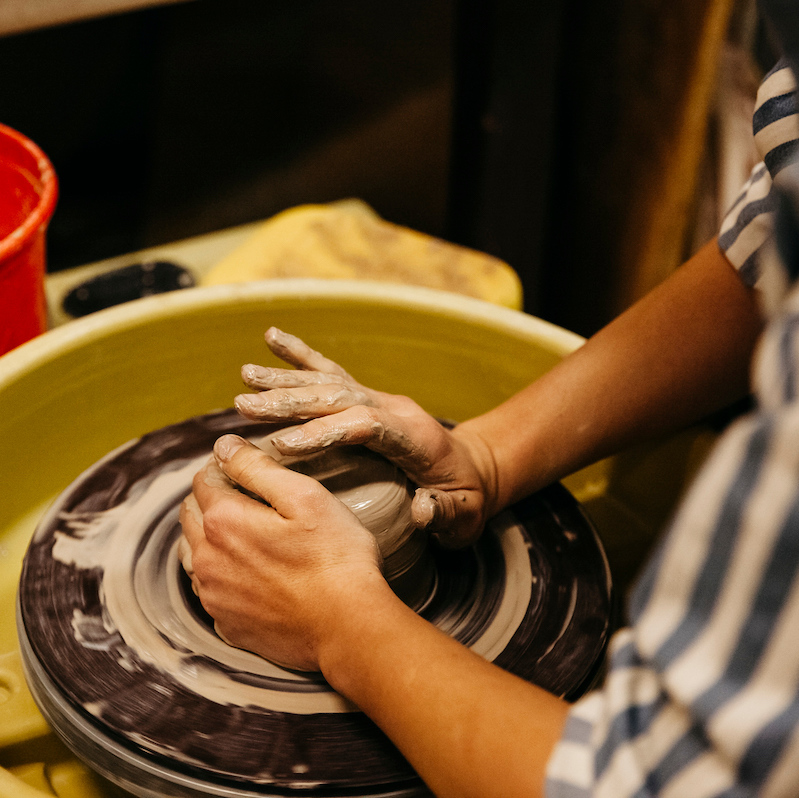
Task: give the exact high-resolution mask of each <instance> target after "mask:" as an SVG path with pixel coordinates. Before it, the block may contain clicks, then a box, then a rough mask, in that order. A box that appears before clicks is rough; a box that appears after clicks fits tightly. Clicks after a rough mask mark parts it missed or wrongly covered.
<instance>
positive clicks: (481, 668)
mask: <svg viewBox="0 0 799 798" xmlns="http://www.w3.org/2000/svg"><path fill="white" fill-rule="evenodd" d="M350 598H351V597H350ZM364 601H365V606H368V607H369V611H368V612H365V613H363V614H360V613H357V612H352V611H348V612H347V613H338V614H337V621H336V624H337V628H336V633H335V634H331V635H329V636H328V639H329V640H330V643H329V645H328V646H327V647H326V648H325V649H323V653H322V656H321V657H320V664H321V667H322V671H323V673H324V674H325V676H326V677H327V679H328V680H329V681H330V682H331V684H332V685H333V686H334V687H335V688H336V689H337V690H338V691H339V692H341V693H342V694H344V695H346V696H347V697H348V698H350V700H352V701H353V702H354V703H355V704H357V705H358V706H359V707H360V708H361V709H362V710H363V711H364V712H365V713H366V714H367V715H368V716H369V717H370V718H371V719H372V720H373V721H374V722H375V723H377V725H378V726H380V728H381V729H382V730H383V731H384V732H385V733H386V734H387V735H388V737H389V738H390V739H391V740H392V741H393V742H394V743H395V745H397V747H398V748H399V749H400V751H402V753H403V754H404V755H405V757H406V758H407V759H408V760H409V762H410V763H411V764H412V765H413V767H414V768H415V769H416V770H417V772H418V773H419V774H420V775H421V776H422V778H423V779H424V780H425V782H426V783H427V785H428V786H429V787H430V788H431V789H432V791H433V792H434V793H435V795H436V796H438V797H439V798H447V797H449V796H453V797H454V796H475V797H477V796H479V798H490V796H498V797H500V796H501V798H513V797H514V796H524V797H525V798H530V796H536V795H541V794H542V790H543V784H544V772H545V768H546V764H547V761H548V759H549V755H550V752H551V750H552V747H553V746H554V744H555V742H556V741H557V740H558V739H559V737H560V733H561V729H562V727H563V723H564V721H565V716H566V712H567V704H566V703H565V702H564V701H561V700H560V699H557V698H555V697H554V696H552V695H550V694H549V693H547V692H545V691H543V690H541V689H540V688H537V687H535V686H533V685H531V684H529V683H527V682H525V681H523V680H521V679H519V678H518V677H516V676H513V675H511V674H509V673H507V672H505V671H503V670H501V669H499V668H497V667H496V666H494V665H491V664H489V663H487V662H486V661H485V660H483V659H482V658H480V657H479V656H477V655H476V654H474V653H472V652H471V651H469V650H468V649H467V648H464V647H463V646H462V645H460V644H459V643H457V642H455V641H453V640H452V639H451V638H449V637H447V636H446V635H445V634H444V633H442V632H440V631H439V630H438V629H436V628H435V627H433V626H432V625H430V624H429V623H428V622H426V621H425V620H423V619H422V618H420V617H419V616H418V615H416V614H415V613H413V612H412V611H410V610H409V609H408V608H407V607H406V606H405V605H404V604H402V603H401V602H399V601H398V600H397V599H396V598H395V597H394V596H393V594H386V593H380V592H379V591H378V596H377V598H376V597H375V595H370V596H369V597H368V599H366V598H365V599H364Z"/></svg>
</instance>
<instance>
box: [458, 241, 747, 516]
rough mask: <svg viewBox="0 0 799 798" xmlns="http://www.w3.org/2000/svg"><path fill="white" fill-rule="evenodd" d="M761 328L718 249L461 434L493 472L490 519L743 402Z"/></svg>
mask: <svg viewBox="0 0 799 798" xmlns="http://www.w3.org/2000/svg"><path fill="white" fill-rule="evenodd" d="M761 329H762V320H761V314H760V311H759V309H758V303H757V298H756V295H755V292H754V290H753V289H750V288H747V287H746V286H745V285H744V284H743V283H742V282H741V280H740V278H739V277H738V275H737V274H736V273H735V271H734V269H733V267H732V266H731V265H730V263H729V262H728V261H727V259H726V258H725V257H724V255H723V254H722V253H721V251H720V250H719V248H718V245H717V243H716V241H715V240H714V241H711V242H710V243H708V244H707V245H705V246H704V247H703V248H702V249H701V250H700V251H699V252H698V253H697V254H696V255H695V256H694V257H693V258H691V259H690V260H689V261H688V262H687V263H685V264H684V265H683V266H682V267H681V268H680V269H678V270H677V271H676V272H675V273H674V274H673V275H672V276H671V277H670V278H669V279H668V280H666V281H665V282H664V283H663V284H662V285H660V286H659V287H658V288H656V289H655V290H654V291H652V292H651V293H650V294H648V295H647V296H646V297H644V298H643V299H642V300H641V301H639V302H638V303H636V304H635V305H634V306H633V307H631V308H630V309H629V310H628V311H626V312H625V313H623V314H622V315H621V316H619V317H618V318H617V319H615V320H614V321H613V322H611V323H610V324H609V325H608V326H607V327H605V328H603V329H602V330H601V331H600V332H598V333H597V334H596V335H595V336H593V337H592V338H591V339H590V340H588V341H587V342H586V344H585V345H584V346H583V347H581V348H580V349H579V350H577V351H576V352H574V353H573V354H572V355H570V356H569V357H567V358H566V359H564V360H563V361H562V362H561V363H559V364H558V365H557V366H556V367H555V368H554V369H552V370H551V371H550V372H548V373H547V374H545V375H544V376H543V377H542V378H541V379H539V380H537V381H536V382H534V383H532V384H531V385H530V386H528V387H527V388H526V389H525V390H523V391H521V392H520V393H519V394H517V395H515V396H514V397H512V398H511V399H509V400H508V401H506V402H504V403H503V404H502V405H500V406H499V407H497V408H496V409H494V410H491V411H489V412H488V413H486V414H485V415H483V416H480V417H478V418H475V419H472V420H470V421H467V422H465V423H464V424H462V425H461V426H460V427H459V428H458V429H457V430H456V433H455V434H456V436H461V437H462V440H464V441H468V442H471V444H472V445H474V446H475V451H476V452H477V455H476V456H477V457H478V462H482V463H483V464H482V465H481V471H482V472H483V473H484V474H487V475H489V476H486V477H485V483H486V484H487V485H489V486H491V489H492V495H490V496H489V497H488V500H489V503H490V506H491V509H490V510H489V515H490V514H491V513H492V512H494V511H496V510H498V509H500V508H502V507H504V506H506V505H507V504H509V503H512V502H513V501H515V500H517V499H519V498H521V497H523V496H525V495H527V494H529V493H530V492H532V491H534V490H536V489H538V488H541V487H543V486H544V485H547V484H549V483H550V482H553V481H554V480H556V479H560V478H562V477H564V476H566V475H568V474H570V473H572V472H573V471H575V470H577V469H578V468H581V467H583V466H585V465H588V464H589V463H592V462H595V461H596V460H598V459H600V458H602V457H605V456H607V455H610V454H613V453H615V452H617V451H619V450H621V449H623V448H624V447H625V446H627V445H629V444H631V443H633V442H636V441H639V440H642V439H646V438H649V437H652V436H656V435H659V434H664V433H667V432H671V431H674V430H676V429H680V428H681V427H683V426H685V425H687V424H690V423H692V422H694V421H696V420H698V419H700V418H702V417H703V416H705V415H706V414H708V413H710V412H713V411H715V410H718V409H720V408H722V407H725V406H726V405H728V404H729V403H731V402H733V401H734V400H736V399H739V398H741V397H742V396H745V395H746V393H747V390H748V384H749V363H750V360H751V355H752V351H753V349H754V345H755V342H756V339H757V337H758V335H759V334H760V331H761ZM476 442H479V443H476ZM487 457H490V458H491V461H492V462H488V463H487V462H486V458H487Z"/></svg>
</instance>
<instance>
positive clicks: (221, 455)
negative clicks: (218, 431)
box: [214, 435, 244, 463]
mask: <svg viewBox="0 0 799 798" xmlns="http://www.w3.org/2000/svg"><path fill="white" fill-rule="evenodd" d="M242 446H244V438H241V437H239V436H238V435H223V436H222V437H221V438H217V441H216V443H215V444H214V456H215V457H216V459H217V460H219V461H221V462H223V463H224V462H226V461H228V460H230V458H231V457H233V455H234V454H236V452H237V451H238V450H239V449H241V447H242Z"/></svg>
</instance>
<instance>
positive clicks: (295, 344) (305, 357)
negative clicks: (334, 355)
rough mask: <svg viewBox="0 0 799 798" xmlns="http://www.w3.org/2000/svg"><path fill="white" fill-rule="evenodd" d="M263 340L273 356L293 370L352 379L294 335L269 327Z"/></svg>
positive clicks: (339, 367) (337, 365) (336, 364)
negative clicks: (293, 368)
mask: <svg viewBox="0 0 799 798" xmlns="http://www.w3.org/2000/svg"><path fill="white" fill-rule="evenodd" d="M264 338H265V339H266V345H267V346H268V347H269V349H270V350H271V351H272V353H273V354H275V355H277V356H278V357H279V358H280V359H281V360H285V361H286V363H290V364H291V365H292V366H294V367H295V368H298V369H303V370H306V371H324V372H326V373H327V374H338V375H340V376H342V377H347V378H349V379H352V378H351V377H350V375H349V374H347V372H346V371H344V369H343V368H341V366H339V364H338V363H335V362H334V361H332V360H329V359H328V358H326V357H325V356H324V355H323V354H321V353H320V352H317V351H316V350H315V349H311V347H310V346H308V344H306V343H305V341H303V340H302V339H300V338H297V336H295V335H290V334H289V333H286V332H283V330H279V329H278V328H277V327H270V328H269V329H268V330H267V331H266V334H265V336H264Z"/></svg>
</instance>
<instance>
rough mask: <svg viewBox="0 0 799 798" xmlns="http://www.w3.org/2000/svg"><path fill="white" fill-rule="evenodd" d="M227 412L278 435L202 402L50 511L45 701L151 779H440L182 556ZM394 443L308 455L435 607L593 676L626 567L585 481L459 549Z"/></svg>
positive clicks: (26, 585) (38, 685)
mask: <svg viewBox="0 0 799 798" xmlns="http://www.w3.org/2000/svg"><path fill="white" fill-rule="evenodd" d="M226 432H235V433H237V434H240V435H242V436H244V437H247V438H249V439H250V440H253V441H254V442H257V443H259V444H260V445H262V446H265V447H268V446H269V442H268V440H263V439H264V437H265V436H264V426H263V425H262V424H257V423H253V422H248V421H246V420H244V419H242V418H241V417H239V416H238V415H237V414H236V413H235V412H234V411H224V412H221V413H216V414H210V415H207V416H202V417H199V418H195V419H190V420H188V421H186V422H183V423H181V424H176V425H173V426H171V427H166V428H164V429H162V430H157V431H155V432H153V433H150V434H149V435H146V436H144V437H143V438H141V439H139V440H136V441H132V442H131V443H129V444H126V445H125V446H123V447H120V448H119V449H118V450H116V451H115V452H111V453H110V454H109V455H108V456H107V457H105V458H103V459H102V460H101V461H99V462H98V463H97V464H96V465H95V466H94V467H93V468H91V469H89V470H88V471H87V472H85V473H84V474H83V475H81V476H80V477H79V478H78V479H77V480H76V481H75V482H74V483H73V484H72V485H71V486H70V487H69V488H67V490H65V491H64V493H63V494H62V495H61V496H60V497H59V498H58V499H57V500H56V502H55V503H54V505H53V506H52V507H51V508H50V510H49V511H48V513H47V514H46V515H45V516H44V517H43V518H42V521H41V522H40V524H39V526H38V527H37V530H36V532H35V534H34V537H33V540H32V541H31V544H30V547H29V549H28V552H27V554H26V557H25V561H24V563H23V570H22V576H21V578H20V587H19V619H18V629H19V634H20V648H21V651H22V656H23V662H24V663H25V665H26V672H27V674H28V680H29V684H30V686H31V691H32V693H33V695H34V697H35V698H36V700H37V703H38V704H39V706H40V708H41V709H42V712H43V713H44V714H45V717H46V718H47V720H48V721H49V722H50V723H51V725H52V726H53V727H54V728H55V729H56V731H57V732H58V733H59V735H60V736H61V737H62V739H63V740H64V741H65V742H66V743H67V745H68V746H70V747H71V748H72V749H73V750H74V751H75V753H76V754H77V755H78V756H80V757H83V758H85V759H87V761H88V762H89V764H90V765H91V766H92V767H94V768H95V769H97V770H99V771H100V772H101V773H103V774H104V775H106V776H107V777H108V778H110V779H111V780H112V781H116V783H118V784H121V786H123V787H125V789H127V790H129V791H131V792H134V794H139V795H152V794H153V792H152V791H156V792H157V794H164V795H181V796H185V795H208V794H230V793H225V792H224V790H233V791H235V794H236V795H250V794H252V795H253V796H255V795H259V796H264V795H283V796H285V795H294V794H297V795H299V794H302V795H304V796H317V795H319V796H323V795H328V796H329V795H331V794H337V795H341V794H346V795H349V796H370V798H371V797H372V796H388V795H391V796H411V795H423V794H425V793H424V788H423V785H422V784H421V782H420V780H419V779H418V777H417V776H416V774H415V773H414V772H413V770H412V769H411V768H410V766H409V765H408V764H407V762H406V761H405V760H404V759H403V757H402V756H401V755H400V754H399V752H398V751H397V750H396V749H395V748H394V746H393V745H392V744H391V743H390V742H389V741H388V740H387V739H386V738H385V736H384V735H383V734H382V733H381V732H380V731H379V730H378V729H377V728H376V727H375V726H374V725H373V724H372V723H371V722H370V721H369V720H368V718H366V717H365V716H364V715H363V714H361V713H360V712H359V711H358V710H357V709H356V708H355V707H353V706H352V705H351V704H349V702H347V701H346V700H344V699H343V698H342V697H341V696H339V695H338V694H337V693H335V691H333V690H332V689H331V688H330V687H329V685H327V683H326V682H325V681H324V680H323V679H322V678H321V676H320V675H319V674H313V673H299V672H295V671H290V670H286V669H283V668H280V667H278V666H277V665H274V664H273V663H270V662H267V661H266V660H264V659H262V658H261V657H258V656H256V655H255V654H252V653H250V652H247V651H242V650H239V649H235V648H232V647H231V646H228V645H227V644H226V643H225V642H224V641H223V640H221V639H220V638H219V637H218V635H216V634H215V633H214V630H213V623H212V621H211V619H210V618H209V617H208V616H207V615H206V614H205V613H204V611H203V609H202V607H201V605H200V604H199V601H198V600H197V598H196V596H195V595H194V594H193V592H192V590H191V586H190V581H189V579H188V577H187V576H186V574H185V573H184V571H183V567H182V566H181V561H180V553H179V547H180V540H181V529H180V524H179V521H178V513H179V508H180V504H181V502H182V501H183V499H184V498H185V497H186V496H187V494H188V493H189V492H190V490H191V480H192V477H193V475H194V474H195V473H196V472H197V470H198V469H199V468H200V467H201V466H202V465H203V464H204V463H205V462H206V460H207V458H208V457H209V455H210V452H211V449H212V446H213V443H214V441H215V440H216V438H218V437H219V436H220V435H222V434H224V433H226ZM353 458H354V459H353ZM363 458H365V460H364V459H363ZM375 458H376V456H374V455H372V453H370V452H366V451H365V450H364V451H353V452H350V455H348V456H347V457H344V458H340V459H339V458H336V457H334V458H329V459H327V460H326V462H325V460H324V459H320V460H319V461H316V460H315V458H310V459H305V458H303V462H302V463H300V462H299V461H298V462H295V463H292V464H291V465H292V467H297V468H298V470H299V469H306V471H307V472H308V473H312V475H314V476H316V477H317V478H320V479H322V480H323V481H324V480H327V484H328V486H329V487H330V488H331V489H332V490H333V491H334V492H335V493H336V495H338V496H339V498H341V500H342V501H345V503H348V504H349V506H350V507H351V508H352V509H353V511H354V512H359V511H362V512H363V515H362V520H363V522H364V523H365V524H366V525H367V526H369V527H370V528H372V531H373V533H374V534H375V536H376V538H377V539H378V541H379V545H380V546H381V548H382V549H383V556H384V560H385V563H384V567H385V572H386V576H387V577H388V578H389V579H391V580H393V584H394V585H395V589H396V590H398V592H399V591H400V590H403V591H405V590H406V588H405V587H403V586H402V581H403V579H407V581H408V584H409V587H407V593H406V594H405V595H406V596H407V600H408V601H409V602H410V603H412V604H413V605H418V607H419V612H420V613H421V614H422V615H423V616H424V617H425V618H426V619H427V620H429V621H430V622H431V623H432V624H434V625H435V626H437V627H438V628H439V629H441V630H443V631H444V632H446V633H447V634H449V635H451V636H452V637H453V638H454V639H456V640H458V641H460V642H461V643H463V644H464V645H466V646H469V647H470V648H472V649H473V650H474V651H475V652H476V653H478V654H480V655H481V656H483V657H485V658H486V659H488V660H490V661H493V662H495V663H496V664H498V665H500V666H501V667H503V668H506V669H507V670H509V671H511V672H513V673H516V674H517V675H519V676H521V677H522V678H525V679H528V680H530V681H533V682H535V683H537V684H540V685H541V686H542V687H544V688H546V689H548V690H550V691H551V692H553V693H555V694H557V695H566V696H569V697H573V696H576V695H578V694H579V693H580V692H581V690H582V689H584V686H585V684H586V683H587V682H588V681H589V680H590V678H591V675H592V674H593V671H594V669H595V668H596V667H597V665H598V663H599V661H600V659H601V656H602V652H603V650H604V646H605V642H606V638H607V634H608V622H609V608H610V583H609V576H608V571H607V564H606V561H605V559H604V554H603V552H602V550H601V546H600V545H599V543H598V540H597V538H596V535H595V533H594V532H593V530H592V529H591V527H590V525H589V524H588V522H587V520H586V519H585V517H584V516H583V514H582V513H581V511H580V509H579V506H578V505H577V504H576V502H575V501H574V500H573V499H572V497H571V496H570V495H569V494H568V493H567V492H566V491H565V490H564V489H563V488H561V487H560V486H557V485H556V486H552V488H550V489H547V490H546V491H543V492H541V493H540V494H536V496H534V497H530V499H529V500H525V501H524V502H521V503H520V504H519V505H516V506H514V507H513V508H511V510H510V511H508V512H507V513H505V514H503V515H502V516H501V517H499V518H497V519H495V520H494V521H493V522H491V524H490V525H489V527H488V528H487V529H486V531H485V533H484V534H483V536H482V537H481V539H480V541H479V542H478V544H477V545H475V546H474V547H471V548H469V549H467V550H464V551H459V552H443V551H439V550H437V549H435V548H429V547H428V546H427V545H426V543H425V542H424V541H422V543H421V544H420V543H419V541H418V540H417V539H416V536H415V533H413V532H412V531H411V527H410V525H409V523H408V521H407V519H406V515H407V514H408V513H409V510H407V509H406V505H407V504H408V502H409V498H410V488H409V486H408V485H407V484H406V483H405V481H404V478H398V476H397V474H396V473H395V472H394V471H392V468H393V467H390V466H388V467H387V466H386V465H385V464H384V461H383V462H379V458H377V459H375ZM357 475H360V476H357ZM366 475H368V478H366ZM361 483H363V484H361ZM375 484H379V485H381V487H380V488H379V489H377V488H375V487H374V485H375ZM367 486H371V487H367ZM120 774H124V782H123V776H121V775H120ZM137 785H146V787H145V786H141V792H139V791H138V790H139V786H137ZM187 785H189V786H187ZM209 785H214V786H213V789H212V788H211V786H209ZM147 789H149V790H151V792H146V790H147ZM213 790H218V791H221V792H213Z"/></svg>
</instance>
